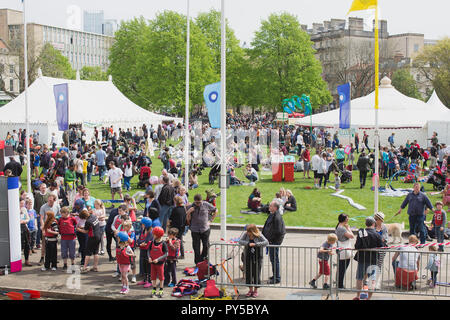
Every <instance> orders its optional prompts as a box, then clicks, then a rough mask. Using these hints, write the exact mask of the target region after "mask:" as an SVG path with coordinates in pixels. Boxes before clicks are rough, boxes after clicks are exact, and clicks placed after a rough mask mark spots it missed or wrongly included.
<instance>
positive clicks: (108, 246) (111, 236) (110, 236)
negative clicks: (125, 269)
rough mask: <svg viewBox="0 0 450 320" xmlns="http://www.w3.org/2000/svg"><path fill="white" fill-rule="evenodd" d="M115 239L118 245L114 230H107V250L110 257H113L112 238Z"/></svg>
mask: <svg viewBox="0 0 450 320" xmlns="http://www.w3.org/2000/svg"><path fill="white" fill-rule="evenodd" d="M113 239H114V241H116V246H117V240H116V237H114V233H112V232H106V252H107V253H108V257H109V258H110V259H111V258H112V257H113V256H112V253H111V244H112V240H113Z"/></svg>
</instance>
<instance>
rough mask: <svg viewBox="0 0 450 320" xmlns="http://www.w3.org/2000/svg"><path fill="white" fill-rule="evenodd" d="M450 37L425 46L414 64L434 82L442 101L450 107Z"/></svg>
mask: <svg viewBox="0 0 450 320" xmlns="http://www.w3.org/2000/svg"><path fill="white" fill-rule="evenodd" d="M449 57H450V38H449V37H446V38H444V39H442V40H440V41H438V42H437V44H436V45H434V46H425V47H424V48H423V49H422V51H421V52H420V53H419V55H418V56H417V57H416V58H415V60H414V63H413V66H414V67H415V68H417V69H418V70H419V72H420V73H421V74H422V75H423V76H424V77H425V78H426V79H427V80H429V81H430V82H431V83H432V84H433V87H434V89H435V90H436V92H437V94H438V95H439V98H441V100H442V103H444V104H445V105H446V106H447V107H449V108H450V59H449Z"/></svg>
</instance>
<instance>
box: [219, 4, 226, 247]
mask: <svg viewBox="0 0 450 320" xmlns="http://www.w3.org/2000/svg"><path fill="white" fill-rule="evenodd" d="M220 86H221V94H220V96H221V99H220V136H221V139H220V142H221V151H220V153H221V155H222V156H221V164H220V182H221V184H220V199H221V200H220V238H221V239H222V240H223V241H226V239H227V221H226V219H227V214H226V212H227V181H226V179H227V166H226V162H227V161H226V158H227V153H226V140H227V136H226V125H227V119H226V105H227V104H226V25H225V0H222V8H221V70H220Z"/></svg>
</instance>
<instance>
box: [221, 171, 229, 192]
mask: <svg viewBox="0 0 450 320" xmlns="http://www.w3.org/2000/svg"><path fill="white" fill-rule="evenodd" d="M226 179H227V182H226V187H225V188H227V189H229V188H230V181H231V176H230V174H229V173H227V178H226ZM221 187H222V178H221V177H220V175H219V188H221Z"/></svg>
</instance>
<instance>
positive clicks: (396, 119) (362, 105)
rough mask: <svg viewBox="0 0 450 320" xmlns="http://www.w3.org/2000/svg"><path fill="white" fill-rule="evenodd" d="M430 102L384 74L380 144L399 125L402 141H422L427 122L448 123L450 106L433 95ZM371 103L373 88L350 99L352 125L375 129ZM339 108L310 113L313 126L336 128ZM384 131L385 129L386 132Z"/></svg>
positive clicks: (300, 121)
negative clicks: (401, 88) (395, 84)
mask: <svg viewBox="0 0 450 320" xmlns="http://www.w3.org/2000/svg"><path fill="white" fill-rule="evenodd" d="M436 98H437V96H436ZM437 99H439V98H437ZM430 100H431V99H430ZM431 102H432V103H429V104H427V103H425V102H423V101H421V100H418V99H414V98H410V97H407V96H405V95H404V94H402V93H400V92H399V91H397V90H396V89H395V88H394V87H393V86H392V85H391V80H390V79H389V78H387V77H385V78H383V79H382V80H381V85H380V92H379V106H380V107H379V110H378V123H379V128H380V135H381V136H382V137H381V141H382V144H384V143H383V141H384V138H385V137H384V135H387V136H389V135H390V134H391V133H392V132H397V131H398V130H399V129H404V130H403V132H402V135H401V137H402V138H401V140H402V141H399V143H405V142H406V140H411V141H412V140H413V139H417V140H418V141H422V144H424V143H425V142H426V138H427V137H426V136H427V135H428V132H427V130H426V129H427V127H428V124H429V123H430V122H435V121H439V122H441V123H442V122H445V123H450V110H449V109H448V108H446V107H445V106H444V105H442V106H438V105H437V102H436V99H435V98H433V100H432V101H431ZM439 102H440V101H439ZM441 104H442V102H441ZM374 105H375V92H372V93H371V94H369V95H367V96H365V97H361V98H357V99H354V100H352V101H351V120H350V122H351V126H352V128H356V129H357V130H370V131H372V130H374V127H375V109H374ZM339 112H340V111H339V109H336V110H332V111H328V112H323V113H319V114H315V115H313V116H312V126H320V127H328V128H335V129H336V130H337V128H339ZM310 121H311V119H310V117H305V118H302V119H298V118H297V119H292V118H291V119H290V120H289V124H292V125H303V126H309V125H310ZM383 129H384V130H383ZM386 129H387V130H386ZM383 131H386V132H385V134H384V133H383ZM408 131H409V132H408ZM413 131H414V132H413ZM388 132H389V133H388ZM396 134H397V133H396ZM387 136H386V139H387ZM403 140H404V141H403Z"/></svg>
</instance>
